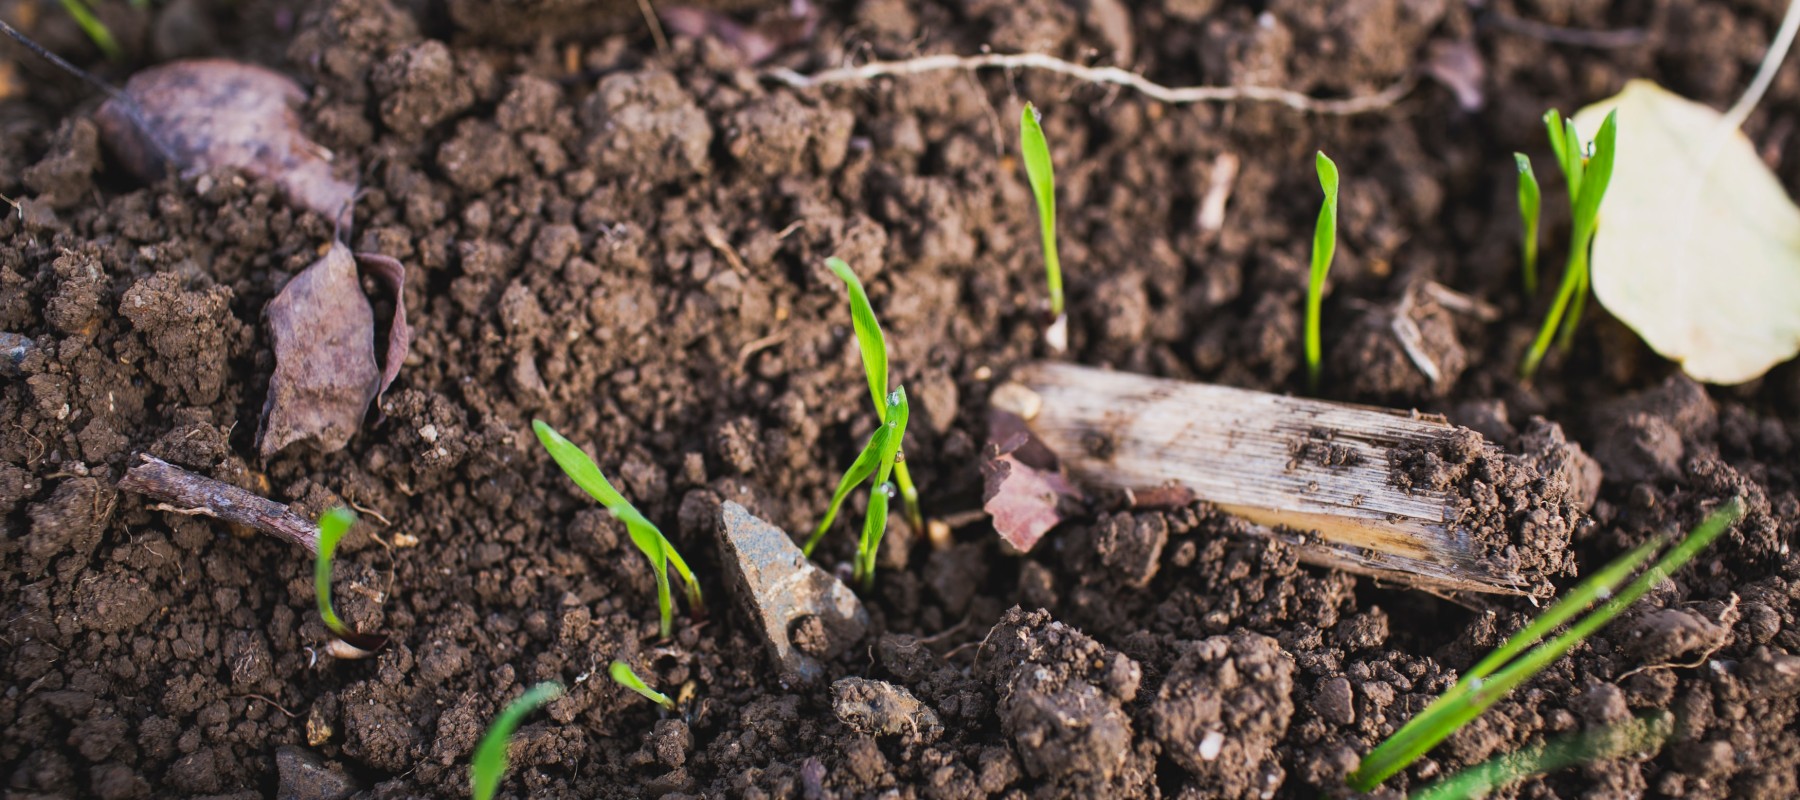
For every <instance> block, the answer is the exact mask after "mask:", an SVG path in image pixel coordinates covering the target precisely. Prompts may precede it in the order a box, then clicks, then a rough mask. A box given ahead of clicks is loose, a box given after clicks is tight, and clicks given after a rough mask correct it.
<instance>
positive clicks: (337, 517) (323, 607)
mask: <svg viewBox="0 0 1800 800" xmlns="http://www.w3.org/2000/svg"><path fill="white" fill-rule="evenodd" d="M354 524H356V515H355V514H352V513H350V512H349V511H348V510H347V509H343V508H334V509H331V510H330V511H327V512H325V516H323V517H320V518H319V557H318V559H317V560H315V561H313V597H314V598H315V599H317V600H318V603H319V617H320V618H322V619H324V620H325V628H326V630H329V631H331V635H333V636H336V637H337V638H338V639H340V640H342V641H343V642H344V644H347V645H350V646H351V647H354V648H356V649H358V650H361V651H363V652H365V653H373V652H375V651H377V650H380V649H381V648H382V647H384V646H386V645H387V637H386V636H382V635H379V634H373V633H357V632H356V631H354V630H352V629H351V628H350V626H349V625H346V624H344V621H343V620H342V619H340V618H339V617H338V615H337V611H336V610H335V609H333V608H332V607H331V557H332V555H334V554H335V553H337V546H338V540H340V539H343V538H344V534H346V533H349V532H350V526H352V525H354Z"/></svg>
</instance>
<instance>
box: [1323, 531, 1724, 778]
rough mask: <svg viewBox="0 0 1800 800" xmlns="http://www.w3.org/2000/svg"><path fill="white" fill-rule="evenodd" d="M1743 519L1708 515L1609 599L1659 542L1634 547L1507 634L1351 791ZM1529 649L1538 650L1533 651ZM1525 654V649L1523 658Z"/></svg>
mask: <svg viewBox="0 0 1800 800" xmlns="http://www.w3.org/2000/svg"><path fill="white" fill-rule="evenodd" d="M1742 514H1743V504H1742V503H1740V502H1739V501H1737V500H1735V499H1734V500H1732V501H1731V502H1729V503H1726V504H1725V505H1724V506H1723V507H1721V508H1720V509H1719V510H1717V511H1714V512H1713V513H1712V514H1711V515H1709V516H1707V518H1706V519H1705V521H1703V522H1701V523H1700V525H1699V526H1698V527H1696V528H1695V529H1694V530H1693V532H1692V533H1689V534H1688V535H1687V537H1686V538H1684V539H1682V540H1681V542H1680V543H1679V544H1677V545H1675V547H1674V548H1672V549H1671V550H1670V551H1669V552H1668V553H1667V554H1666V555H1664V556H1663V557H1662V559H1661V560H1659V561H1657V562H1656V564H1655V565H1654V566H1652V567H1651V568H1650V569H1648V570H1645V571H1644V573H1643V574H1641V575H1639V576H1638V577H1637V579H1636V580H1634V581H1632V582H1631V583H1630V584H1629V585H1627V586H1626V587H1625V589H1624V590H1623V591H1619V592H1618V593H1617V594H1614V590H1615V589H1617V588H1618V586H1619V584H1621V583H1624V581H1625V579H1626V578H1627V577H1629V576H1630V575H1631V573H1632V572H1634V571H1635V570H1636V569H1637V567H1638V566H1639V565H1641V564H1643V563H1644V562H1645V561H1647V560H1648V559H1649V558H1650V555H1651V554H1652V553H1654V552H1655V551H1656V549H1657V548H1658V547H1659V546H1661V545H1662V543H1663V541H1664V539H1665V538H1666V537H1658V538H1655V539H1652V540H1650V541H1648V542H1645V543H1644V544H1642V545H1639V546H1638V547H1636V548H1634V549H1633V550H1631V551H1630V552H1629V553H1626V554H1625V555H1623V556H1621V557H1619V559H1618V560H1616V561H1614V562H1613V563H1611V564H1608V565H1607V566H1606V567H1604V568H1602V569H1601V570H1600V571H1599V572H1597V573H1595V574H1594V575H1593V576H1592V577H1590V578H1588V579H1587V580H1585V581H1582V582H1581V583H1580V584H1578V585H1576V587H1575V589H1574V590H1573V591H1571V592H1570V593H1569V594H1568V596H1567V597H1564V598H1563V599H1561V600H1559V601H1557V602H1556V603H1555V604H1554V605H1552V606H1550V608H1549V609H1548V610H1546V611H1545V612H1544V613H1543V614H1542V615H1540V616H1539V617H1538V618H1537V619H1535V620H1532V622H1531V623H1530V624H1529V625H1526V626H1525V627H1524V628H1523V629H1521V630H1520V631H1519V632H1518V633H1515V634H1513V635H1512V637H1511V638H1509V639H1507V640H1506V641H1505V642H1503V643H1502V644H1501V645H1500V647H1499V649H1497V650H1495V651H1494V652H1492V653H1489V654H1488V655H1487V657H1486V658H1483V659H1482V660H1481V661H1480V663H1477V664H1476V665H1475V666H1474V667H1473V668H1471V669H1470V670H1469V671H1468V673H1467V674H1465V675H1463V676H1462V679H1461V680H1458V681H1457V682H1456V685H1455V686H1452V687H1450V690H1449V691H1447V692H1445V693H1444V694H1443V695H1442V696H1440V697H1438V698H1437V699H1436V700H1433V701H1432V702H1431V704H1430V705H1428V706H1426V707H1425V710H1424V711H1421V712H1419V715H1418V716H1416V717H1413V718H1412V719H1411V720H1409V721H1408V722H1407V723H1406V724H1405V725H1404V726H1402V727H1401V728H1400V730H1398V731H1395V732H1394V735H1392V736H1389V737H1388V738H1387V740H1385V741H1383V742H1382V743H1381V744H1380V745H1379V746H1377V747H1376V748H1375V749H1374V750H1373V751H1370V753H1369V754H1368V755H1367V756H1365V757H1364V758H1363V760H1362V763H1361V764H1360V765H1359V766H1358V767H1357V768H1356V771H1355V772H1353V773H1351V774H1350V778H1349V783H1350V787H1351V788H1352V789H1355V790H1356V791H1359V792H1367V791H1371V790H1373V789H1374V788H1375V787H1376V786H1378V785H1380V784H1381V782H1382V781H1384V780H1387V779H1388V777H1390V776H1392V775H1393V774H1394V773H1396V772H1399V771H1400V770H1403V769H1405V768H1406V767H1407V765H1409V764H1411V763H1413V762H1414V761H1416V760H1418V759H1419V757H1420V756H1423V755H1424V754H1425V753H1427V752H1429V751H1430V750H1431V748H1433V747H1436V746H1437V745H1438V743H1440V742H1442V741H1443V740H1444V739H1446V738H1448V737H1449V736H1450V735H1451V734H1452V733H1455V732H1456V730H1457V729H1458V728H1461V727H1462V726H1464V725H1466V724H1468V723H1469V722H1470V721H1471V720H1473V719H1475V718H1476V717H1478V716H1481V714H1482V713H1483V712H1486V711H1487V710H1488V708H1489V707H1491V706H1493V705H1494V703H1496V702H1499V700H1500V699H1501V698H1503V697H1505V696H1506V695H1507V693H1508V692H1511V691H1512V690H1513V689H1515V688H1517V687H1518V686H1519V685H1520V684H1522V683H1524V682H1525V681H1527V680H1530V679H1531V677H1532V676H1534V675H1536V674H1538V673H1539V672H1541V671H1543V670H1544V668H1545V667H1548V666H1550V665H1551V664H1552V663H1554V662H1555V661H1556V660H1557V659H1559V658H1562V657H1563V655H1564V654H1566V653H1568V652H1569V651H1570V650H1571V649H1573V648H1574V647H1575V645H1578V644H1580V643H1581V642H1583V641H1585V640H1586V639H1587V638H1588V637H1589V636H1592V635H1593V634H1594V632H1595V631H1598V630H1599V629H1600V628H1601V626H1604V625H1605V624H1606V623H1608V622H1611V621H1612V619H1613V618H1614V617H1617V616H1618V615H1619V613H1620V612H1622V611H1624V610H1625V609H1626V608H1627V607H1629V606H1630V605H1631V604H1632V603H1635V602H1637V600H1638V598H1640V597H1643V596H1644V595H1645V594H1646V593H1648V592H1649V591H1650V590H1651V589H1652V588H1653V587H1655V586H1656V585H1657V584H1658V583H1661V582H1662V581H1663V580H1664V579H1666V578H1667V577H1668V576H1669V573H1671V572H1674V571H1675V570H1676V569H1679V568H1680V567H1681V566H1682V565H1683V564H1686V563H1687V562H1688V561H1689V560H1691V559H1693V557H1694V556H1695V555H1697V554H1698V553H1699V552H1700V551H1701V550H1703V549H1705V548H1706V546H1707V545H1709V544H1711V543H1712V541H1713V540H1714V539H1717V538H1718V537H1719V534H1722V533H1724V532H1725V529H1726V528H1728V527H1730V526H1731V523H1733V522H1736V521H1737V518H1738V517H1739V516H1740V515H1742ZM1601 601H1604V602H1603V603H1602V604H1601V605H1600V607H1599V608H1598V609H1595V610H1594V611H1593V613H1591V614H1588V615H1587V616H1585V617H1582V618H1581V619H1580V620H1578V621H1575V622H1574V624H1572V625H1570V626H1569V629H1568V630H1566V631H1564V632H1563V633H1562V634H1560V635H1558V636H1557V637H1556V638H1554V639H1551V640H1550V641H1548V642H1544V643H1543V644H1538V642H1539V641H1540V640H1542V639H1543V638H1544V637H1545V636H1546V635H1548V634H1549V633H1550V632H1551V631H1553V630H1555V629H1556V628H1558V627H1559V626H1561V625H1562V624H1563V623H1565V622H1569V621H1570V620H1572V619H1574V618H1575V617H1576V616H1577V615H1580V614H1581V613H1582V612H1584V611H1587V610H1588V608H1589V607H1591V606H1593V605H1594V604H1595V603H1596V602H1601ZM1533 645H1537V646H1536V647H1535V648H1534V647H1532V646H1533ZM1526 648H1531V650H1530V651H1529V652H1526Z"/></svg>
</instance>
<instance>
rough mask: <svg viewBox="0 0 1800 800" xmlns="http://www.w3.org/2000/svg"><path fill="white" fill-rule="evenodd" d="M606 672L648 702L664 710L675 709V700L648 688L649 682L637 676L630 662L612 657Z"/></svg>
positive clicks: (615, 681)
mask: <svg viewBox="0 0 1800 800" xmlns="http://www.w3.org/2000/svg"><path fill="white" fill-rule="evenodd" d="M607 672H608V673H610V674H611V675H612V679H613V682H614V683H617V684H619V685H620V686H623V687H625V688H627V689H630V690H632V691H634V692H637V693H638V694H641V695H643V696H644V697H645V699H647V700H649V701H650V702H652V703H655V704H657V705H659V706H662V707H663V710H664V711H674V710H675V701H674V700H670V699H669V696H668V695H666V694H663V693H662V692H659V691H657V690H655V689H652V688H650V684H647V683H644V679H643V678H639V677H638V676H637V673H636V672H632V671H631V665H630V664H627V663H625V662H623V661H619V660H617V659H614V660H613V662H612V667H610V668H609V669H608V670H607Z"/></svg>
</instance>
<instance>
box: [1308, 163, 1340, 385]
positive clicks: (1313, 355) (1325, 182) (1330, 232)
mask: <svg viewBox="0 0 1800 800" xmlns="http://www.w3.org/2000/svg"><path fill="white" fill-rule="evenodd" d="M1313 162H1314V165H1315V166H1316V167H1317V169H1318V171H1319V188H1321V189H1323V190H1325V204H1324V205H1323V206H1320V207H1319V221H1318V224H1316V225H1315V226H1313V246H1312V272H1311V275H1310V277H1309V278H1308V280H1307V282H1306V385H1307V387H1308V389H1309V390H1311V391H1313V392H1315V393H1316V392H1318V391H1319V360H1320V356H1321V352H1320V351H1321V350H1322V348H1321V346H1320V344H1319V316H1320V313H1321V310H1322V309H1321V306H1323V304H1324V302H1325V276H1326V275H1328V274H1330V273H1331V259H1332V257H1334V256H1336V255H1337V216H1338V213H1337V212H1338V169H1337V163H1336V162H1334V161H1332V160H1331V159H1330V158H1329V157H1327V156H1326V155H1325V152H1324V151H1322V150H1321V151H1319V153H1318V156H1317V157H1315V158H1314V159H1313Z"/></svg>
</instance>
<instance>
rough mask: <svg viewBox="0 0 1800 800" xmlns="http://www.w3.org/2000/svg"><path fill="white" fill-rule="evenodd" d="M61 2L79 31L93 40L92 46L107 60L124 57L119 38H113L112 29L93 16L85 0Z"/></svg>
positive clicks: (65, 0) (62, 0)
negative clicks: (104, 55) (103, 54)
mask: <svg viewBox="0 0 1800 800" xmlns="http://www.w3.org/2000/svg"><path fill="white" fill-rule="evenodd" d="M61 2H62V7H63V10H64V11H67V12H68V13H69V17H70V18H72V19H74V20H75V25H76V26H77V27H80V28H81V32H82V33H85V34H87V37H88V38H89V39H91V40H93V42H94V46H95V47H98V48H100V52H102V53H105V54H106V58H107V60H109V61H118V60H119V59H121V58H124V57H125V51H124V50H123V49H121V48H120V47H119V40H118V39H115V38H113V35H112V29H110V28H108V27H106V23H104V22H101V21H100V18H99V17H97V16H94V10H93V9H91V8H88V4H87V3H86V2H83V0H61Z"/></svg>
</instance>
